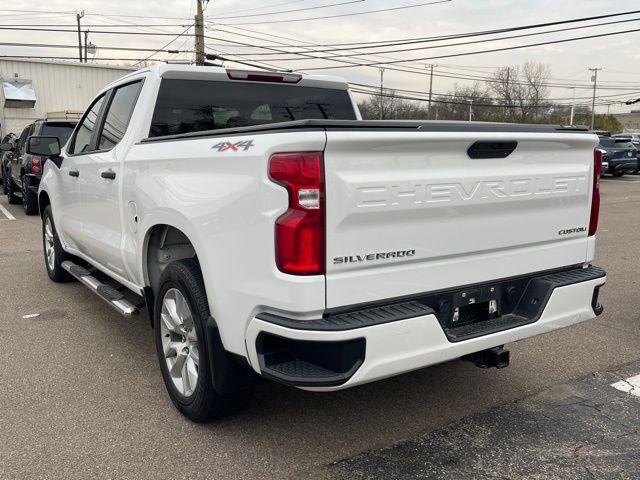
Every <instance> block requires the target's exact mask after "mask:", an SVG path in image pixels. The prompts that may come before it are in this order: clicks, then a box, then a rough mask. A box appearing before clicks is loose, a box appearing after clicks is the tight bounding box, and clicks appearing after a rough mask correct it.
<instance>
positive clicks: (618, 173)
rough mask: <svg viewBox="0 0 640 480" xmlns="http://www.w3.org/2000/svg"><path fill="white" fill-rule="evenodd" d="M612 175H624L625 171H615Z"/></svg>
mask: <svg viewBox="0 0 640 480" xmlns="http://www.w3.org/2000/svg"><path fill="white" fill-rule="evenodd" d="M611 175H613V176H614V177H622V176H623V175H624V172H613V173H612V174H611Z"/></svg>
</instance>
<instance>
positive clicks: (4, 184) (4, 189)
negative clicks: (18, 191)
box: [0, 165, 7, 195]
mask: <svg viewBox="0 0 640 480" xmlns="http://www.w3.org/2000/svg"><path fill="white" fill-rule="evenodd" d="M0 168H2V193H3V194H4V195H6V194H7V172H6V170H5V169H4V165H2V166H0Z"/></svg>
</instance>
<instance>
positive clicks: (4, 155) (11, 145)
mask: <svg viewBox="0 0 640 480" xmlns="http://www.w3.org/2000/svg"><path fill="white" fill-rule="evenodd" d="M2 143H3V144H7V145H8V150H6V151H0V179H1V180H2V193H3V194H5V195H6V194H7V178H8V176H7V172H8V170H9V162H10V161H11V157H12V156H13V155H14V153H15V151H16V147H17V145H18V136H17V135H16V134H15V133H9V134H7V135H5V136H4V138H3V139H2Z"/></svg>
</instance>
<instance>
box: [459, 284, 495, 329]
mask: <svg viewBox="0 0 640 480" xmlns="http://www.w3.org/2000/svg"><path fill="white" fill-rule="evenodd" d="M499 290H500V289H499V288H498V287H497V286H486V287H481V288H476V289H473V290H465V291H460V292H456V293H455V294H454V295H453V300H452V304H453V305H452V306H453V309H452V312H451V318H450V322H449V323H450V326H452V327H455V326H459V325H467V324H469V323H477V322H483V321H485V320H491V319H492V318H497V317H499V316H500V308H499V303H500V301H499V300H500V299H499V295H498V291H499Z"/></svg>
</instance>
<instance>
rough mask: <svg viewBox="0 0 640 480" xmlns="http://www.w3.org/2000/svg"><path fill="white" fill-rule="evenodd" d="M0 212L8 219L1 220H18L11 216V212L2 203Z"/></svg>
mask: <svg viewBox="0 0 640 480" xmlns="http://www.w3.org/2000/svg"><path fill="white" fill-rule="evenodd" d="M0 212H2V213H3V214H4V216H5V217H7V218H2V219H0V220H15V219H16V217H14V216H13V215H11V212H10V211H9V210H7V209H6V208H4V207H3V206H2V204H1V203H0Z"/></svg>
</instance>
